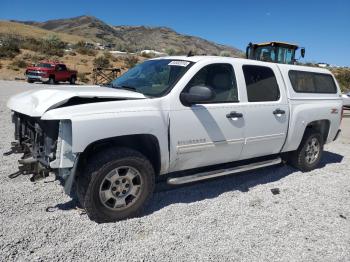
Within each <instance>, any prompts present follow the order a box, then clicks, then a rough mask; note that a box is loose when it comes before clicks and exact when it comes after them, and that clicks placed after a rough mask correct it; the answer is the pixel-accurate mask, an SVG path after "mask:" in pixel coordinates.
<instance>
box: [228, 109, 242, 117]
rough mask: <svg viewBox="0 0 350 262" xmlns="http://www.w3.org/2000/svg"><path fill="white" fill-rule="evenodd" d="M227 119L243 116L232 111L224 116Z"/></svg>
mask: <svg viewBox="0 0 350 262" xmlns="http://www.w3.org/2000/svg"><path fill="white" fill-rule="evenodd" d="M226 117H227V118H242V117H243V114H242V113H238V112H236V111H232V112H231V113H229V114H227V115H226Z"/></svg>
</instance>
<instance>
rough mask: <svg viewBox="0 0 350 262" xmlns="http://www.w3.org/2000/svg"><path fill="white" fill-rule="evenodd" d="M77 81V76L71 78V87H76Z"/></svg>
mask: <svg viewBox="0 0 350 262" xmlns="http://www.w3.org/2000/svg"><path fill="white" fill-rule="evenodd" d="M76 81H77V77H76V76H71V78H70V79H69V83H70V84H71V85H75V82H76Z"/></svg>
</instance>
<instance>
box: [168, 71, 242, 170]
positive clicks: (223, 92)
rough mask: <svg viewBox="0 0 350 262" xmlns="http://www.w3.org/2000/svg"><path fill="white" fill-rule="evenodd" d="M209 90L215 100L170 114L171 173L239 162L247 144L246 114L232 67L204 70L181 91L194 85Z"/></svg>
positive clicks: (185, 90) (181, 107)
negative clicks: (244, 144)
mask: <svg viewBox="0 0 350 262" xmlns="http://www.w3.org/2000/svg"><path fill="white" fill-rule="evenodd" d="M203 85H205V86H207V87H210V88H211V89H212V90H213V91H214V92H215V94H216V96H215V98H213V99H212V100H210V101H208V102H206V103H202V104H196V105H192V106H185V105H183V104H181V103H179V106H178V107H176V108H174V109H173V110H171V111H170V142H171V158H172V159H171V163H174V164H172V166H171V167H170V171H179V170H185V169H191V168H197V167H202V166H209V165H214V164H219V163H225V162H230V161H234V160H237V159H239V157H240V154H241V151H242V148H243V143H244V127H245V121H244V118H243V115H244V112H243V108H242V106H241V105H240V103H239V101H238V98H239V95H238V89H237V83H236V77H235V73H234V69H233V67H232V65H231V64H210V65H207V66H204V67H202V68H201V69H200V70H199V71H198V72H197V73H196V74H195V75H194V76H193V78H192V79H191V80H190V81H189V83H188V84H187V85H186V87H185V88H184V89H183V91H182V92H188V89H189V88H191V87H193V86H203Z"/></svg>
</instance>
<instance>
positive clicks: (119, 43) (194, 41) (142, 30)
mask: <svg viewBox="0 0 350 262" xmlns="http://www.w3.org/2000/svg"><path fill="white" fill-rule="evenodd" d="M20 23H24V24H27V25H31V26H36V27H40V28H42V29H45V30H51V31H54V32H58V33H66V34H72V35H76V36H81V37H84V38H87V39H90V40H91V41H96V42H101V43H112V44H115V45H116V47H117V48H118V49H126V50H130V51H140V50H143V49H153V50H157V51H163V52H166V51H168V52H169V50H171V52H174V53H187V52H188V51H190V50H192V51H193V52H195V53H197V54H212V55H219V54H220V53H222V52H225V53H226V54H229V55H231V56H241V55H242V51H240V50H239V49H237V48H234V47H229V46H225V45H220V44H217V43H214V42H210V41H207V40H205V39H202V38H200V37H195V36H188V35H183V34H179V33H177V32H175V31H174V30H173V29H171V28H167V27H146V26H112V25H108V24H106V23H104V22H103V21H101V20H99V19H97V18H96V17H92V16H79V17H74V18H69V19H58V20H49V21H46V22H33V21H25V22H20Z"/></svg>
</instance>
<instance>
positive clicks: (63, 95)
mask: <svg viewBox="0 0 350 262" xmlns="http://www.w3.org/2000/svg"><path fill="white" fill-rule="evenodd" d="M73 97H80V98H115V99H143V98H146V97H145V96H144V95H143V94H140V93H136V92H132V91H128V90H121V89H119V90H117V89H113V88H107V87H99V86H84V87H79V86H77V87H60V88H50V89H41V90H31V91H27V92H24V93H20V94H18V95H15V96H13V97H11V98H10V100H9V101H8V102H7V107H8V108H10V109H11V110H13V111H16V112H19V113H22V114H25V115H29V116H32V117H40V116H42V115H43V114H44V113H45V112H46V111H47V110H49V109H52V108H55V107H58V106H59V105H62V104H64V103H65V102H67V101H68V100H69V99H70V98H73Z"/></svg>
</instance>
